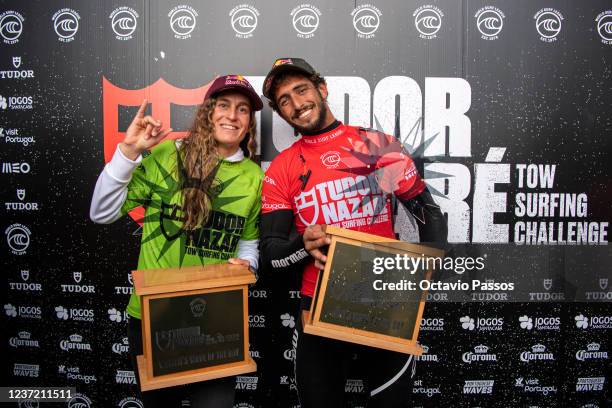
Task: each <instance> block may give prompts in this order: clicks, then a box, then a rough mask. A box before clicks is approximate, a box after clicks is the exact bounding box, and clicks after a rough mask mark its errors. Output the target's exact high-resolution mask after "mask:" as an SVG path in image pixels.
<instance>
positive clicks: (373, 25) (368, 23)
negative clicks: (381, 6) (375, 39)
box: [353, 5, 380, 35]
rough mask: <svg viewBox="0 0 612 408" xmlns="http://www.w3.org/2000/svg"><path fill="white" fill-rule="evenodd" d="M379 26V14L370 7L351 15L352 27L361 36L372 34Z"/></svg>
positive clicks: (360, 9)
mask: <svg viewBox="0 0 612 408" xmlns="http://www.w3.org/2000/svg"><path fill="white" fill-rule="evenodd" d="M379 25H380V15H379V12H378V11H377V10H376V9H374V7H372V6H370V5H366V6H364V7H362V8H359V9H357V10H356V11H355V12H354V14H353V27H354V28H355V30H356V31H357V32H358V33H359V34H361V35H371V34H374V33H375V32H376V30H378V26H379Z"/></svg>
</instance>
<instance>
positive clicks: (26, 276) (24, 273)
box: [21, 269, 30, 282]
mask: <svg viewBox="0 0 612 408" xmlns="http://www.w3.org/2000/svg"><path fill="white" fill-rule="evenodd" d="M21 279H23V281H24V282H26V281H27V280H28V279H30V271H28V270H26V269H22V270H21Z"/></svg>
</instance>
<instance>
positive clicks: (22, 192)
mask: <svg viewBox="0 0 612 408" xmlns="http://www.w3.org/2000/svg"><path fill="white" fill-rule="evenodd" d="M17 198H18V199H19V201H23V199H24V198H25V189H24V188H19V189H17Z"/></svg>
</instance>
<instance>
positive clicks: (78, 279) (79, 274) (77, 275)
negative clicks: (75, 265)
mask: <svg viewBox="0 0 612 408" xmlns="http://www.w3.org/2000/svg"><path fill="white" fill-rule="evenodd" d="M82 278H83V272H72V279H74V281H75V282H76V283H81V279H82Z"/></svg>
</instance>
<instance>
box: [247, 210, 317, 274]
mask: <svg viewBox="0 0 612 408" xmlns="http://www.w3.org/2000/svg"><path fill="white" fill-rule="evenodd" d="M292 225H293V211H291V210H277V211H272V212H269V213H266V214H262V215H261V218H260V230H259V253H260V257H261V262H262V266H263V267H264V268H265V269H266V270H276V271H281V270H286V269H290V268H293V267H296V266H301V265H303V264H305V263H306V262H307V261H308V260H309V259H310V255H309V254H308V252H306V249H305V248H304V241H303V240H302V235H300V234H292V233H291V232H292V228H291V227H292Z"/></svg>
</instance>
